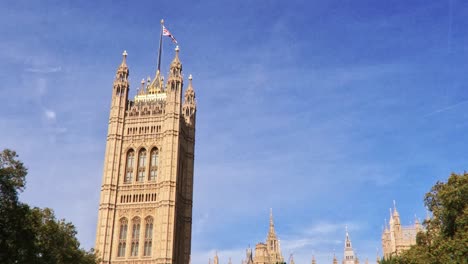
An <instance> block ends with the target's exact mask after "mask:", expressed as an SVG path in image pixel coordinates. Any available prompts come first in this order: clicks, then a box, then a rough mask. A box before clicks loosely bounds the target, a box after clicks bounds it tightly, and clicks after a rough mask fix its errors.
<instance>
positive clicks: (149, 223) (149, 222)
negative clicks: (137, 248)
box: [143, 216, 153, 256]
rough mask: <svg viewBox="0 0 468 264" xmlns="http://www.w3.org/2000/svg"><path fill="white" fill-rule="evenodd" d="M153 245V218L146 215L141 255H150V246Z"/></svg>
mask: <svg viewBox="0 0 468 264" xmlns="http://www.w3.org/2000/svg"><path fill="white" fill-rule="evenodd" d="M152 246H153V218H152V217H151V216H148V217H147V218H146V219H145V248H144V251H143V256H151V247H152Z"/></svg>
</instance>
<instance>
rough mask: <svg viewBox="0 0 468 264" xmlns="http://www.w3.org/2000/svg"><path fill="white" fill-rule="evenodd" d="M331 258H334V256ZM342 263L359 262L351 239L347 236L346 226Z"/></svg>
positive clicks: (354, 263) (352, 263)
mask: <svg viewBox="0 0 468 264" xmlns="http://www.w3.org/2000/svg"><path fill="white" fill-rule="evenodd" d="M333 259H336V258H335V256H334V257H333ZM342 263H343V264H359V260H358V258H357V257H356V255H355V254H354V250H353V246H352V245H351V239H350V238H349V233H348V228H347V227H346V238H345V248H344V254H343V262H342Z"/></svg>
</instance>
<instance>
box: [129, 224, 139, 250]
mask: <svg viewBox="0 0 468 264" xmlns="http://www.w3.org/2000/svg"><path fill="white" fill-rule="evenodd" d="M132 222H133V223H132V224H133V227H132V250H131V256H133V257H136V256H138V246H139V245H140V243H139V240H140V218H138V217H137V218H134V219H133V221H132Z"/></svg>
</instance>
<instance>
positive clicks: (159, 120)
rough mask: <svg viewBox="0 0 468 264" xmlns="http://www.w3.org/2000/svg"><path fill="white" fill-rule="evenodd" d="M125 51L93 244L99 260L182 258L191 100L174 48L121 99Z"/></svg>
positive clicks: (187, 220) (186, 239)
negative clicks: (166, 65) (165, 65)
mask: <svg viewBox="0 0 468 264" xmlns="http://www.w3.org/2000/svg"><path fill="white" fill-rule="evenodd" d="M126 60H127V53H126V52H124V54H123V60H122V63H121V64H120V66H119V67H118V69H117V74H116V76H115V80H114V85H113V89H112V101H111V107H110V117H109V128H108V134H107V144H106V152H105V158H104V173H103V179H102V187H101V197H100V204H99V215H98V223H97V230H96V246H95V248H96V250H97V252H98V256H99V257H100V258H101V263H109V264H110V263H132V264H140V263H141V264H143V263H144V264H150V263H177V264H188V263H189V260H190V249H191V234H192V230H191V229H192V197H193V168H194V146H195V116H196V101H195V92H194V89H193V87H192V78H191V76H189V86H188V88H187V89H186V91H185V93H183V92H182V88H183V82H184V80H183V76H182V63H181V62H180V60H179V49H178V48H176V53H175V57H174V59H173V60H172V62H171V65H170V71H169V75H168V77H167V82H166V84H165V85H164V79H163V77H162V76H161V74H160V72H159V70H158V71H157V72H156V76H155V78H154V80H152V81H151V79H149V78H148V80H147V81H145V80H143V81H142V83H141V87H140V88H139V89H138V91H137V95H136V96H135V98H134V100H129V99H128V97H129V89H130V84H129V79H128V77H129V69H128V66H127V61H126Z"/></svg>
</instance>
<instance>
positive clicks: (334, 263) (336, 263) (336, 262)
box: [333, 253, 338, 264]
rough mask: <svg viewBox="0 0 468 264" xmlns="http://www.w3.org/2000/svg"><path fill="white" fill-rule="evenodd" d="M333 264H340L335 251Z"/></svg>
mask: <svg viewBox="0 0 468 264" xmlns="http://www.w3.org/2000/svg"><path fill="white" fill-rule="evenodd" d="M333 264H338V259H336V255H335V253H333Z"/></svg>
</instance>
